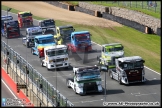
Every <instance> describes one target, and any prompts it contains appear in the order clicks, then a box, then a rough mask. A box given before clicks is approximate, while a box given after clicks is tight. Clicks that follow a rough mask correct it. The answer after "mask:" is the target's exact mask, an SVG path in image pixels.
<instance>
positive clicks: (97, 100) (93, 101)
mask: <svg viewBox="0 0 162 108" xmlns="http://www.w3.org/2000/svg"><path fill="white" fill-rule="evenodd" d="M102 100H103V99H100V100H91V101H80V102H72V103H87V102H95V101H102Z"/></svg>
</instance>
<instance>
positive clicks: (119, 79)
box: [118, 75, 122, 85]
mask: <svg viewBox="0 0 162 108" xmlns="http://www.w3.org/2000/svg"><path fill="white" fill-rule="evenodd" d="M118 81H119V84H120V85H121V84H122V82H121V78H120V76H119V75H118Z"/></svg>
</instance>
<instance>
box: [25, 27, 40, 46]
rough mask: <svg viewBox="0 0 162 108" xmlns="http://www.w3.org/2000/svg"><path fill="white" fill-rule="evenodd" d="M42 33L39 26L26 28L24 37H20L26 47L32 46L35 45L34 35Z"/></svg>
mask: <svg viewBox="0 0 162 108" xmlns="http://www.w3.org/2000/svg"><path fill="white" fill-rule="evenodd" d="M42 34H43V30H42V28H41V27H29V28H26V37H24V38H22V42H23V45H25V46H26V47H27V48H29V47H33V46H34V45H35V43H34V37H35V36H38V35H42Z"/></svg>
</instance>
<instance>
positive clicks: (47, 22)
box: [44, 20, 55, 27]
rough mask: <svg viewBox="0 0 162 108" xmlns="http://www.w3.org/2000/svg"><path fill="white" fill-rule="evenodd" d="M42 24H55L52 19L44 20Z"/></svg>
mask: <svg viewBox="0 0 162 108" xmlns="http://www.w3.org/2000/svg"><path fill="white" fill-rule="evenodd" d="M44 26H53V27H54V26H55V23H54V21H53V20H47V21H44Z"/></svg>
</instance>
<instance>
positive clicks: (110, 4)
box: [69, 1, 161, 19]
mask: <svg viewBox="0 0 162 108" xmlns="http://www.w3.org/2000/svg"><path fill="white" fill-rule="evenodd" d="M69 3H70V4H73V5H78V4H79V2H74V1H73V2H72V1H71V2H70V1H69ZM89 3H91V4H96V5H103V6H107V7H121V8H127V9H130V10H135V11H138V12H142V13H144V14H147V15H150V16H153V17H155V18H158V19H161V8H160V6H161V4H160V1H157V7H156V10H155V8H154V7H148V6H147V1H143V7H142V3H141V1H137V2H136V1H131V5H130V1H127V2H123V1H120V2H113V1H95V2H94V1H93V2H89ZM136 4H137V5H136Z"/></svg>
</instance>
